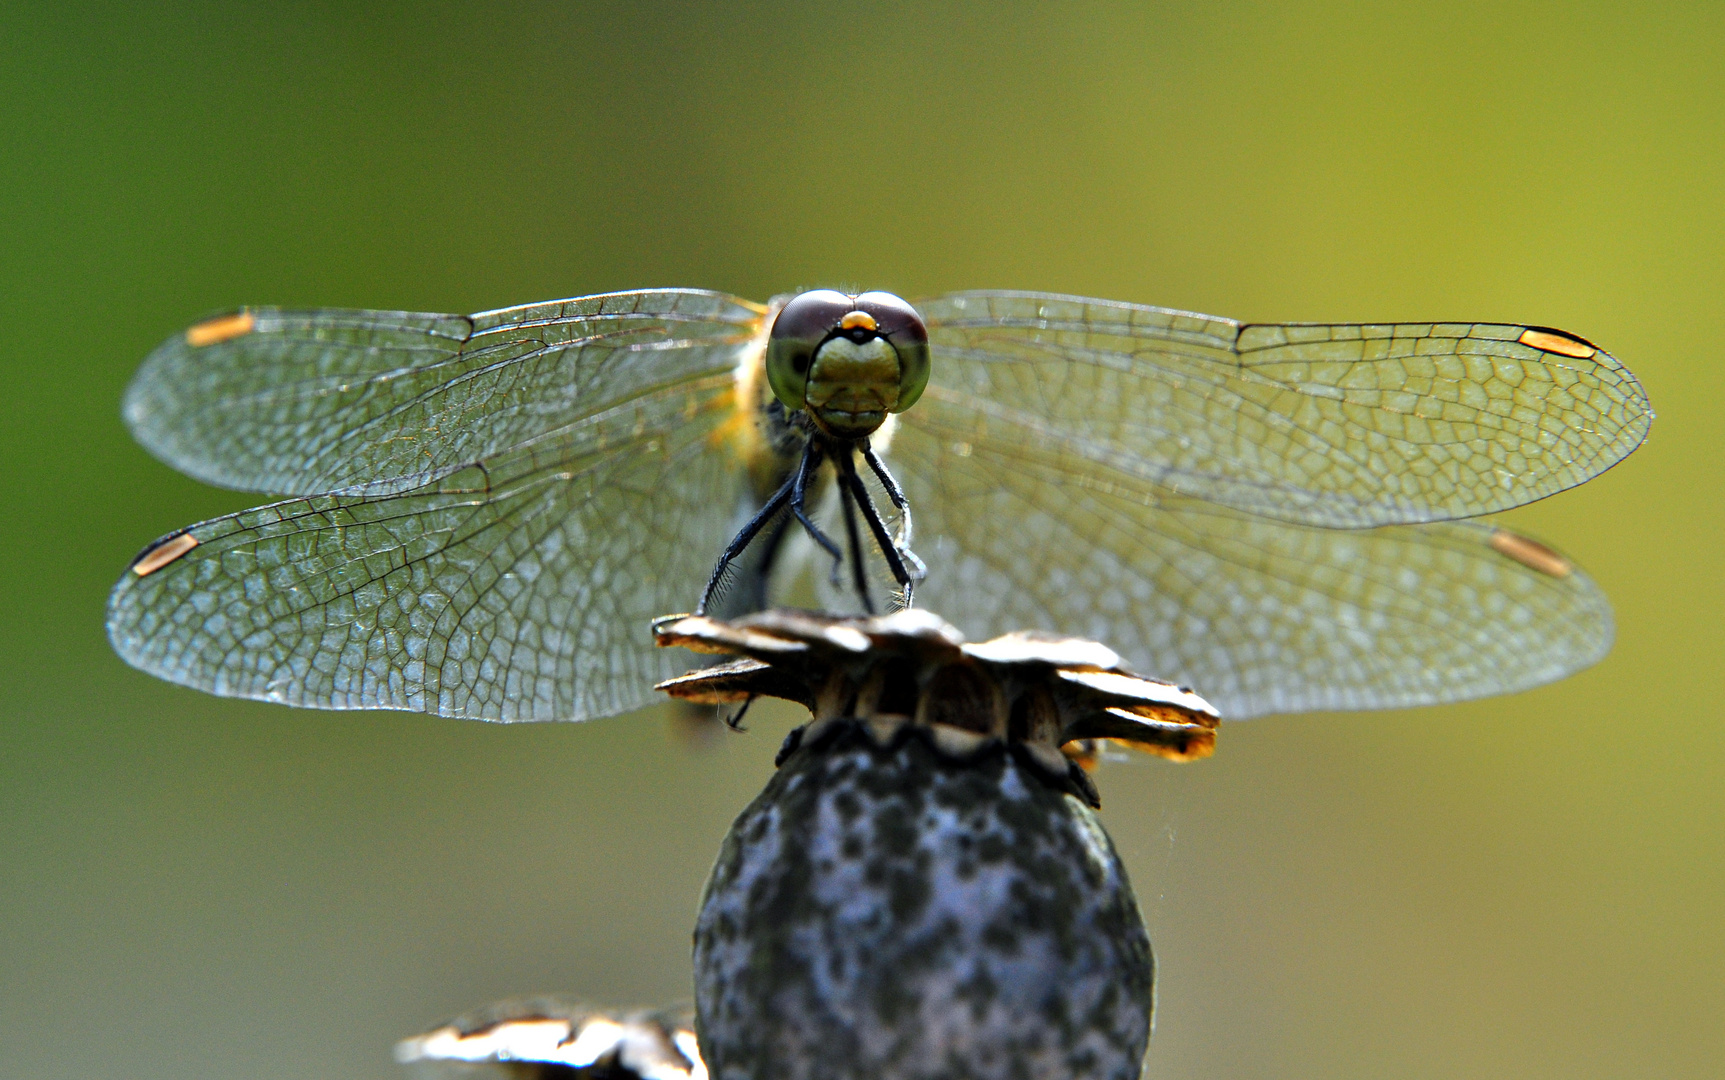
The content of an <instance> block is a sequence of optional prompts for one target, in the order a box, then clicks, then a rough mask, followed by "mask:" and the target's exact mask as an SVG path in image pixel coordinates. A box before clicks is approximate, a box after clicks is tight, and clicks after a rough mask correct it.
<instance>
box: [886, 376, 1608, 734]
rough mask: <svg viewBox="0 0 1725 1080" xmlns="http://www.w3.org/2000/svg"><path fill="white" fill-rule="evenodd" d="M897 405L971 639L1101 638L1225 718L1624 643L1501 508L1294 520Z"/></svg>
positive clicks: (1412, 693) (1491, 682) (944, 404)
mask: <svg viewBox="0 0 1725 1080" xmlns="http://www.w3.org/2000/svg"><path fill="white" fill-rule="evenodd" d="M901 421H902V426H900V428H899V429H898V431H897V433H896V434H895V436H894V438H893V442H892V446H891V454H890V461H891V464H892V467H893V468H894V470H895V471H897V472H898V473H899V475H900V480H901V482H902V483H903V484H904V487H905V489H906V494H907V495H908V496H909V498H910V502H911V507H912V509H913V511H914V512H915V515H916V527H917V528H916V540H915V548H916V550H917V552H918V553H919V554H920V555H921V556H922V557H923V558H924V559H925V560H927V562H928V565H929V576H928V579H927V581H926V582H924V584H923V585H922V587H921V588H920V589H919V591H918V593H917V602H918V603H919V604H920V605H923V606H926V607H928V608H929V609H930V610H933V611H937V612H939V613H940V614H942V615H944V616H946V617H947V618H948V619H950V620H952V621H953V622H954V623H955V624H956V625H957V626H958V627H959V628H960V629H962V630H963V631H964V632H965V633H966V634H967V635H968V636H971V637H973V638H978V637H983V636H986V635H991V634H997V633H1002V632H1004V631H1006V630H1009V629H1015V628H1019V627H1039V628H1043V629H1048V630H1054V631H1058V632H1060V633H1063V634H1076V635H1082V636H1086V637H1091V638H1094V639H1096V640H1098V641H1103V642H1106V643H1108V644H1109V645H1110V646H1112V647H1113V648H1115V649H1116V650H1118V651H1119V652H1120V653H1121V654H1122V655H1123V656H1125V657H1127V658H1128V660H1129V663H1130V664H1131V666H1133V667H1134V668H1136V669H1137V670H1139V671H1142V672H1144V673H1146V674H1151V675H1156V676H1159V677H1162V678H1170V679H1175V680H1177V681H1179V682H1181V683H1184V684H1187V685H1190V686H1192V687H1193V688H1195V689H1196V690H1197V691H1198V692H1199V693H1201V694H1203V695H1204V696H1205V697H1206V698H1208V699H1209V700H1211V701H1212V702H1214V703H1215V704H1216V705H1217V707H1218V708H1220V709H1221V710H1222V712H1223V715H1224V716H1227V717H1230V718H1242V717H1248V716H1254V715H1260V714H1264V713H1276V712H1298V711H1304V710H1311V709H1369V708H1388V707H1397V706H1408V705H1423V704H1435V703H1439V702H1446V701H1457V700H1462V699H1466V698H1473V697H1480V696H1483V695H1488V694H1497V693H1505V692H1508V691H1513V690H1519V689H1524V688H1526V687H1531V686H1536V685H1538V684H1540V683H1544V682H1548V681H1550V680H1553V679H1557V678H1560V677H1562V676H1563V675H1566V674H1568V673H1570V672H1573V671H1575V670H1577V669H1579V668H1582V667H1586V666H1587V665H1589V664H1592V663H1593V662H1595V661H1596V660H1598V659H1599V658H1600V657H1602V656H1603V655H1604V654H1605V652H1606V650H1607V649H1608V648H1609V647H1610V643H1611V634H1612V628H1611V611H1610V607H1609V606H1608V604H1607V603H1606V601H1605V598H1604V596H1603V595H1602V594H1601V593H1600V592H1599V590H1598V589H1597V588H1596V587H1595V586H1594V585H1593V583H1592V582H1590V581H1589V580H1588V579H1587V578H1586V577H1585V576H1583V575H1582V574H1581V573H1580V572H1578V571H1575V570H1574V569H1573V568H1572V567H1569V566H1568V564H1567V563H1565V562H1563V560H1561V558H1560V557H1557V556H1555V555H1551V554H1550V553H1549V552H1545V549H1543V548H1539V547H1538V546H1537V545H1529V544H1528V543H1527V542H1526V541H1520V540H1516V539H1506V538H1507V537H1508V534H1500V533H1497V532H1496V531H1495V530H1493V529H1491V528H1490V527H1488V526H1485V525H1480V524H1476V523H1435V524H1425V525H1414V526H1385V527H1380V528H1375V529H1357V530H1337V529H1324V528H1317V527H1312V526H1305V525H1295V524H1291V523H1288V522H1282V521H1276V520H1272V519H1269V518H1264V517H1259V516H1256V515H1253V514H1247V513H1243V512H1241V511H1238V510H1234V509H1231V508H1228V507H1224V506H1221V505H1218V504H1216V503H1212V502H1208V501H1205V500H1203V499H1197V498H1193V497H1191V496H1188V495H1183V494H1179V493H1176V492H1174V491H1172V490H1170V489H1169V488H1167V487H1164V486H1162V485H1159V484H1157V483H1154V482H1152V481H1149V480H1146V479H1143V478H1139V477H1134V476H1132V475H1131V474H1129V473H1124V472H1121V471H1118V470H1113V469H1110V468H1109V467H1108V466H1106V465H1103V464H1099V463H1096V462H1094V461H1091V460H1088V459H1086V458H1082V457H1078V456H1074V455H1071V454H1068V453H1066V452H1065V450H1064V447H1063V446H1061V445H1060V444H1058V443H1051V442H1049V441H1047V440H1045V439H1044V438H1043V437H1042V436H1041V433H1040V432H1039V431H1037V430H1035V429H1019V428H1006V427H1002V426H1000V425H997V424H995V423H994V422H993V419H992V415H991V414H988V413H985V412H979V411H977V410H972V409H969V408H967V407H965V406H963V405H960V404H957V403H954V402H952V401H949V400H947V399H944V398H935V399H934V400H929V399H928V398H926V397H925V398H924V400H923V402H922V403H920V404H918V406H917V407H916V409H914V410H912V411H911V412H908V413H906V414H904V416H903V417H901ZM1542 552H1544V554H1543V555H1542V554H1541V553H1542ZM1515 554H1520V555H1521V556H1522V557H1521V558H1520V559H1517V558H1514V557H1511V556H1512V555H1515Z"/></svg>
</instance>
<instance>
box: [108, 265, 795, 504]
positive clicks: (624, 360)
mask: <svg viewBox="0 0 1725 1080" xmlns="http://www.w3.org/2000/svg"><path fill="white" fill-rule="evenodd" d="M761 310H762V309H761V308H760V307H759V306H757V305H753V304H749V303H748V302H746V301H742V300H738V299H736V298H734V297H729V296H725V295H723V294H720V293H712V292H705V291H702V290H696V289H661V290H643V291H636V292H624V293H611V294H605V295H600V296H589V297H582V298H579V299H575V300H563V301H554V302H551V303H544V304H532V305H527V306H523V307H516V308H508V309H504V310H501V311H494V312H486V313H482V314H479V315H472V316H461V315H420V314H412V313H405V312H379V311H340V310H316V311H294V310H287V309H281V308H254V309H248V310H246V311H244V312H241V313H238V314H235V315H229V316H222V317H218V318H215V319H211V320H208V321H206V322H204V323H200V324H199V325H198V326H195V327H193V328H192V329H191V330H190V331H188V332H187V333H185V334H181V335H176V336H175V337H173V338H170V339H169V340H168V341H166V342H164V343H163V344H162V345H161V346H160V347H159V348H157V349H156V351H155V352H153V353H151V354H150V356H149V358H148V359H146V360H145V361H144V364H143V367H142V368H141V369H140V370H139V372H138V375H137V377H136V378H135V379H134V380H133V381H132V385H131V386H130V388H129V389H128V390H127V393H126V400H125V405H124V412H125V416H126V420H127V422H128V423H129V424H130V425H131V428H132V431H133V433H134V434H135V435H136V436H137V438H138V440H139V441H140V442H142V443H143V444H144V445H145V446H146V447H147V448H149V450H150V451H151V452H152V453H154V454H156V455H157V456H158V457H160V458H161V459H162V460H164V461H166V462H167V463H168V464H170V465H173V466H174V467H175V468H177V469H180V470H182V471H184V472H186V473H189V474H191V475H192V476H195V477H198V478H199V479H201V480H205V481H207V482H209V483H213V484H220V485H222V486H225V487H231V488H239V489H242V490H247V491H269V492H277V493H281V494H294V495H310V494H316V493H319V492H325V491H332V490H336V489H344V488H353V487H356V486H359V485H367V486H368V490H371V491H373V492H375V493H383V492H388V491H407V490H412V489H413V488H415V487H418V486H420V485H422V484H424V483H427V482H429V481H430V480H432V479H434V478H435V477H437V476H439V475H441V474H443V473H447V472H449V471H451V470H454V469H458V468H461V467H463V466H465V465H467V464H468V463H471V462H474V461H479V460H482V459H484V458H487V457H490V456H492V455H494V454H497V453H499V452H501V451H503V450H506V449H507V448H509V447H511V446H515V445H517V444H518V443H521V442H523V441H526V440H528V439H531V438H534V437H536V436H539V435H542V434H544V433H545V432H548V431H554V430H558V429H561V428H564V427H566V426H568V425H570V424H573V423H576V422H578V421H580V420H581V419H582V418H583V417H586V416H590V415H595V414H597V413H601V412H603V411H604V410H606V409H610V408H614V407H616V406H617V405H619V404H620V403H623V402H626V401H629V400H631V399H632V398H635V397H637V396H640V395H646V394H652V393H655V392H657V391H658V390H659V389H661V388H663V387H665V386H669V385H674V384H676V383H677V382H678V380H681V379H686V378H699V377H702V376H704V375H706V374H709V373H711V372H713V371H716V370H721V369H724V368H726V367H727V366H728V365H730V364H731V363H732V362H734V359H735V357H736V355H737V350H738V348H739V346H740V345H741V344H742V343H744V342H745V341H747V340H748V339H749V338H750V336H752V335H753V334H754V332H755V329H756V327H757V326H758V324H759V321H760V317H761Z"/></svg>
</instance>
